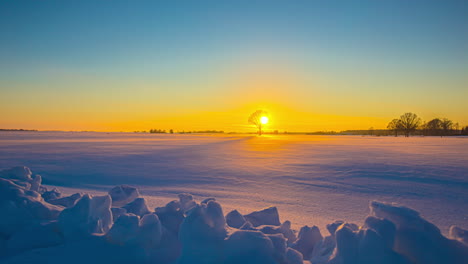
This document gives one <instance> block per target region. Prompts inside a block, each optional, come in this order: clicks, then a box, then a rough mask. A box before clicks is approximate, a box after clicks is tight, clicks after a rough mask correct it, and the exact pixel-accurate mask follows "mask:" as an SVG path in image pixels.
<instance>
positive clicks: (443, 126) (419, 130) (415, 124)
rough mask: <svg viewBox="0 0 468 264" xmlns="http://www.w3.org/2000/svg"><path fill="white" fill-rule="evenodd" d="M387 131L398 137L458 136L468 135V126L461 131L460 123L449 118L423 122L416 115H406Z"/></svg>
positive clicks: (397, 119) (389, 125)
mask: <svg viewBox="0 0 468 264" xmlns="http://www.w3.org/2000/svg"><path fill="white" fill-rule="evenodd" d="M387 129H388V130H389V131H391V132H392V134H393V135H394V136H395V137H397V136H398V135H404V136H405V137H409V136H410V135H421V136H440V137H443V136H456V135H468V126H467V127H463V128H461V129H460V126H459V124H458V123H454V122H453V121H452V120H450V119H448V118H434V119H432V120H430V121H428V122H423V121H422V120H421V118H419V117H418V116H417V115H416V114H414V113H405V114H403V115H401V116H400V118H395V119H393V120H392V121H390V123H388V125H387Z"/></svg>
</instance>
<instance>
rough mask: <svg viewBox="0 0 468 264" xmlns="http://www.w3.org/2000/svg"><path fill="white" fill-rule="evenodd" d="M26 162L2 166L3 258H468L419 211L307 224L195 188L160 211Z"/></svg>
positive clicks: (467, 249)
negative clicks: (66, 192)
mask: <svg viewBox="0 0 468 264" xmlns="http://www.w3.org/2000/svg"><path fill="white" fill-rule="evenodd" d="M41 180H42V178H41V176H39V175H33V174H32V172H31V170H30V169H29V168H27V167H15V168H12V169H9V170H4V171H0V211H1V212H3V214H2V217H1V218H0V261H1V262H2V263H30V262H34V263H63V262H66V263H101V262H104V263H110V262H114V263H124V262H130V263H179V264H183V263H191V264H198V263H200V264H205V263H206V264H208V263H213V264H214V263H252V264H253V263H255V264H262V263H265V264H266V263H268V264H270V263H271V264H274V263H276V264H299V263H303V262H304V261H310V262H311V263H312V264H322V263H323V264H326V263H328V264H354V263H364V264H367V263H369V264H371V263H382V264H386V263H388V264H423V263H424V264H431V263H453V264H458V263H460V264H462V263H468V242H467V241H468V235H467V234H468V231H467V230H463V229H461V228H458V227H455V226H453V227H452V228H451V229H450V237H449V238H447V237H445V236H443V235H442V234H441V232H440V230H439V229H438V228H437V227H436V226H435V225H433V224H431V223H430V222H428V221H426V220H425V219H424V218H422V217H421V216H420V215H419V213H418V212H416V211H414V210H413V209H410V208H407V207H403V206H397V205H394V204H387V203H380V202H376V201H373V202H371V203H370V215H369V216H368V217H367V218H366V220H365V222H364V223H363V225H362V226H358V225H356V224H353V223H347V222H344V221H336V222H334V223H330V224H329V225H328V226H327V229H328V234H323V233H322V232H321V231H320V230H319V228H318V227H316V226H312V227H309V226H304V227H302V228H301V229H300V231H299V232H297V231H296V230H292V229H291V223H290V222H289V221H284V222H281V221H280V215H279V212H278V210H277V208H276V207H270V208H266V209H263V210H259V211H256V212H251V213H249V214H245V215H243V214H241V213H240V212H239V211H237V210H233V211H231V212H228V213H227V214H226V215H225V214H224V212H223V209H222V206H221V205H220V204H219V203H218V202H217V201H216V200H215V199H214V198H209V199H205V200H204V201H202V202H200V203H198V202H196V200H195V199H194V198H193V196H192V195H190V194H180V195H179V199H178V200H174V201H172V202H169V203H168V204H166V205H165V206H162V207H157V208H155V209H154V210H151V209H150V208H148V206H147V204H146V201H145V199H144V198H141V197H139V192H138V190H137V189H136V188H134V187H131V186H125V185H122V186H116V187H114V188H112V189H111V190H110V191H109V194H108V195H104V196H91V195H89V194H81V193H77V194H73V195H71V196H66V197H62V194H61V193H60V191H59V190H57V189H53V190H47V188H45V187H44V186H42V185H41Z"/></svg>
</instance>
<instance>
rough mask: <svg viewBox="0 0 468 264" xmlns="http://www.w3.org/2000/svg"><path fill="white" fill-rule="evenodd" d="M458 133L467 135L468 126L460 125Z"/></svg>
mask: <svg viewBox="0 0 468 264" xmlns="http://www.w3.org/2000/svg"><path fill="white" fill-rule="evenodd" d="M460 134H461V135H464V136H468V126H466V127H462V129H461V132H460Z"/></svg>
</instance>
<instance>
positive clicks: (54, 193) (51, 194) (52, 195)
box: [42, 188, 62, 201]
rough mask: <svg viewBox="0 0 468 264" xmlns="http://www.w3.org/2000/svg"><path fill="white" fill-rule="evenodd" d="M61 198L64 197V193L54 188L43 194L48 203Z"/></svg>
mask: <svg viewBox="0 0 468 264" xmlns="http://www.w3.org/2000/svg"><path fill="white" fill-rule="evenodd" d="M61 196H62V193H61V192H60V191H59V190H58V189H57V188H53V189H52V190H50V191H45V192H44V193H43V194H42V198H44V200H46V201H50V200H55V199H58V198H60V197H61Z"/></svg>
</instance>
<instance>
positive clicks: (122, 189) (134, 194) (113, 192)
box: [109, 185, 140, 207]
mask: <svg viewBox="0 0 468 264" xmlns="http://www.w3.org/2000/svg"><path fill="white" fill-rule="evenodd" d="M109 195H110V197H111V198H112V207H121V206H124V205H126V204H128V203H130V202H132V201H133V200H135V199H136V198H138V197H139V196H140V193H139V192H138V189H137V188H135V187H132V186H129V185H119V186H115V187H114V188H112V189H110V190H109Z"/></svg>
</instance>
